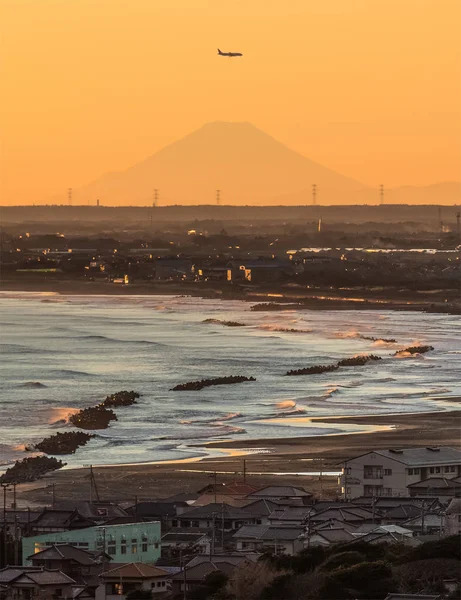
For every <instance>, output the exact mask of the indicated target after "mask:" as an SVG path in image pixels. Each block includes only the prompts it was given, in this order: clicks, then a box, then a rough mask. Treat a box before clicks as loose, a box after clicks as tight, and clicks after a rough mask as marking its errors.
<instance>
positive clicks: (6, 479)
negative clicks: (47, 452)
mask: <svg viewBox="0 0 461 600" xmlns="http://www.w3.org/2000/svg"><path fill="white" fill-rule="evenodd" d="M65 465H66V463H63V462H62V461H61V460H58V459H57V458H54V457H50V456H33V457H28V458H23V459H22V460H17V461H16V462H15V464H14V465H13V466H12V467H10V468H9V469H7V470H6V471H5V473H4V474H3V475H2V476H1V477H0V483H26V482H27V481H36V480H37V479H40V477H43V475H45V474H46V473H48V472H49V471H56V470H57V469H61V468H62V467H64V466H65Z"/></svg>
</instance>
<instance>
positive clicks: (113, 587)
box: [95, 562, 171, 600]
mask: <svg viewBox="0 0 461 600" xmlns="http://www.w3.org/2000/svg"><path fill="white" fill-rule="evenodd" d="M100 579H101V580H102V585H100V586H99V587H98V588H97V589H96V595H95V600H124V599H125V598H126V595H127V594H128V593H129V592H134V591H136V590H145V591H149V592H150V593H151V594H152V597H153V598H162V597H163V596H166V595H167V593H168V592H169V591H170V589H171V574H170V573H169V572H168V571H167V570H165V569H162V568H160V567H154V566H153V565H146V564H144V563H136V562H134V563H130V564H126V565H121V566H118V567H116V568H114V569H109V570H108V571H105V572H104V573H101V575H100Z"/></svg>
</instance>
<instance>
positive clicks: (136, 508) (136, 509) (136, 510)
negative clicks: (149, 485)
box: [134, 496, 138, 523]
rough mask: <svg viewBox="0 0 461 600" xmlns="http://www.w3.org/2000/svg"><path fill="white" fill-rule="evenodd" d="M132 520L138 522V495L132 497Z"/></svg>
mask: <svg viewBox="0 0 461 600" xmlns="http://www.w3.org/2000/svg"><path fill="white" fill-rule="evenodd" d="M134 520H135V523H137V522H138V497H137V496H135V497H134Z"/></svg>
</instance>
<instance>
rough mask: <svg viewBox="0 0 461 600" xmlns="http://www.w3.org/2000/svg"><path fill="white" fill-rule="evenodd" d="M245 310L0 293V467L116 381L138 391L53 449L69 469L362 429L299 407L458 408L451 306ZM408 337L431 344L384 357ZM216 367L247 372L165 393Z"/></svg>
mask: <svg viewBox="0 0 461 600" xmlns="http://www.w3.org/2000/svg"><path fill="white" fill-rule="evenodd" d="M250 307H251V305H250V304H249V303H246V302H241V301H220V300H211V299H201V298H195V297H177V296H72V295H69V296H67V295H59V294H55V293H25V292H24V293H17V292H3V293H1V294H0V335H1V343H0V352H1V354H0V357H1V365H0V464H2V465H4V466H5V465H7V464H10V463H11V462H13V461H14V460H17V459H19V458H23V457H24V456H27V455H28V454H27V453H25V452H24V444H31V443H34V442H37V441H40V440H41V439H43V437H45V436H48V435H51V434H53V433H56V432H58V431H69V430H72V429H73V427H72V426H71V425H69V424H68V423H67V417H68V415H69V414H70V413H72V412H74V411H76V410H78V409H80V408H84V407H87V406H91V405H94V404H97V403H99V402H100V401H102V400H103V399H104V398H105V397H106V395H108V394H111V393H114V392H117V391H119V390H135V391H138V392H139V393H140V394H142V396H141V398H140V399H139V401H138V404H136V405H134V406H131V407H123V408H118V409H116V412H117V416H118V421H117V422H113V423H112V424H111V425H110V427H109V428H108V429H105V430H101V431H97V432H95V434H96V437H95V438H94V439H92V440H91V441H90V442H89V443H88V444H87V445H86V446H85V447H83V448H80V449H79V450H78V451H77V452H76V453H75V454H74V455H71V456H66V457H65V458H64V460H65V461H66V462H67V463H68V465H69V466H74V467H75V466H81V465H88V464H93V465H101V464H122V463H140V462H150V461H163V460H173V459H183V458H192V457H197V456H202V455H207V454H210V453H211V451H208V450H207V449H206V442H209V441H212V440H229V439H239V440H245V439H261V440H262V441H261V448H262V449H264V441H263V440H264V439H265V438H277V437H284V438H285V437H296V436H320V435H328V434H334V433H340V432H356V431H362V430H364V429H366V426H364V425H354V424H350V423H348V424H336V423H311V422H310V419H311V418H312V417H318V416H344V415H373V414H376V415H378V414H389V413H401V412H415V413H416V412H428V411H443V410H449V409H451V410H453V409H456V408H457V406H459V405H457V404H455V403H453V402H450V397H456V396H461V376H460V373H461V347H460V343H459V340H460V339H461V331H460V330H461V320H460V318H459V316H453V315H445V314H423V313H419V312H418V313H417V312H393V311H366V310H354V311H327V310H326V311H308V310H302V311H297V310H290V311H286V312H285V311H284V312H254V311H251V310H250ZM206 319H213V320H214V321H213V322H208V323H205V322H204V321H205V320H206ZM220 321H237V322H240V323H244V324H245V325H246V326H245V327H227V326H225V325H223V324H222V323H221V322H220ZM290 330H295V331H290ZM364 337H365V338H366V337H373V338H378V341H373V340H369V339H368V340H367V339H364ZM383 338H384V339H390V338H395V339H396V340H397V342H395V343H394V342H385V341H382V339H383ZM414 344H431V345H433V346H434V348H435V350H434V351H433V352H430V353H428V354H425V355H421V356H413V357H408V356H400V357H395V356H392V355H393V354H394V353H395V352H396V351H397V350H399V349H402V348H405V347H408V346H411V345H414ZM370 353H373V354H378V355H380V356H381V357H382V358H383V360H381V361H377V362H372V363H369V364H367V365H366V366H363V367H347V368H342V369H340V370H338V371H335V372H331V373H323V374H321V375H311V376H302V377H287V376H286V375H285V373H286V371H288V370H291V369H298V368H302V367H307V366H311V365H314V364H331V363H333V362H335V361H338V360H339V359H341V358H346V357H351V356H355V355H358V354H370ZM227 375H245V376H247V377H250V376H253V377H255V378H256V381H255V382H245V383H240V384H236V385H223V386H213V387H208V388H205V389H202V390H201V391H176V392H175V391H170V389H171V388H172V387H174V386H175V385H176V384H179V383H185V382H187V381H193V380H198V379H203V378H211V377H219V376H227ZM213 452H214V453H215V454H216V453H217V451H216V450H215V451H213Z"/></svg>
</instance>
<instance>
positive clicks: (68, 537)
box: [22, 521, 161, 565]
mask: <svg viewBox="0 0 461 600" xmlns="http://www.w3.org/2000/svg"><path fill="white" fill-rule="evenodd" d="M160 538H161V533H160V522H159V521H151V522H149V523H125V524H123V525H99V526H97V527H86V528H84V529H74V530H72V531H60V532H57V533H44V534H42V535H35V536H31V537H24V538H22V561H23V564H24V565H28V564H30V561H28V559H27V557H28V556H31V555H33V554H36V553H37V552H40V551H41V550H44V549H45V548H48V547H50V546H52V545H53V544H70V545H71V546H75V547H77V548H82V549H83V550H89V551H100V552H102V551H104V550H105V552H106V553H107V554H108V555H109V556H110V557H111V558H112V561H113V562H114V563H133V562H139V563H153V562H155V561H156V560H157V559H158V558H159V557H160Z"/></svg>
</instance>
